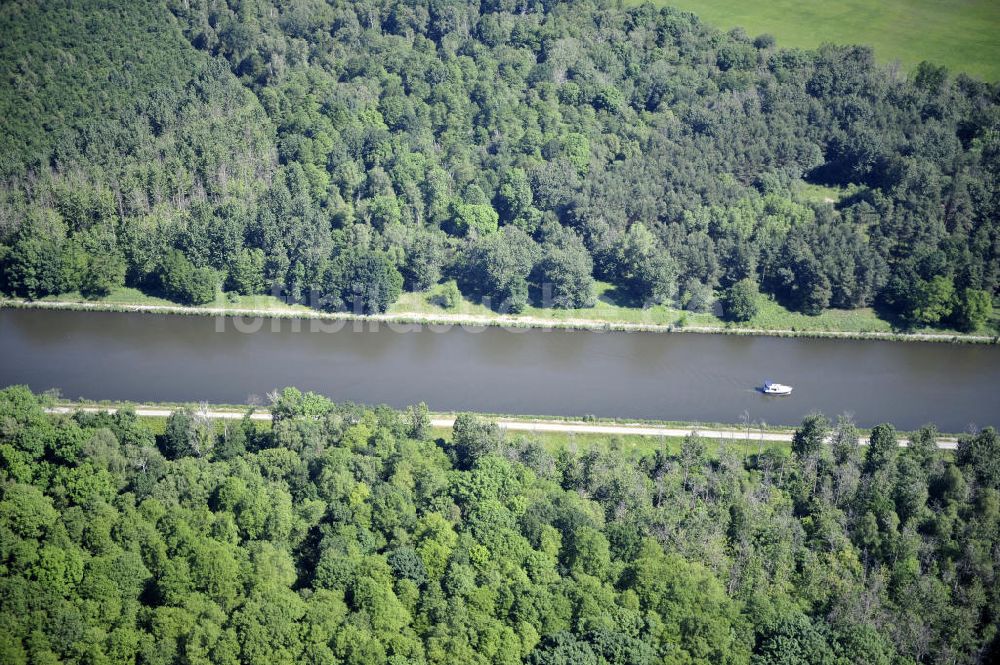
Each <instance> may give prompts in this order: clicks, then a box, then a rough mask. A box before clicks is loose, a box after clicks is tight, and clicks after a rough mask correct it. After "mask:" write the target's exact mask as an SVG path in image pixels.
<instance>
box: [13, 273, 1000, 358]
mask: <svg viewBox="0 0 1000 665" xmlns="http://www.w3.org/2000/svg"><path fill="white" fill-rule="evenodd" d="M441 289H443V285H438V286H435V287H432V288H431V289H429V290H428V291H425V292H419V293H415V292H408V293H404V294H403V295H402V296H401V297H400V298H399V300H398V301H397V302H396V303H394V304H393V305H392V307H390V308H389V311H388V312H387V313H386V314H383V315H375V316H370V317H369V316H359V315H354V314H350V313H339V312H322V311H318V310H315V309H311V308H308V307H305V306H303V305H288V304H286V303H284V302H283V301H282V300H281V299H280V298H275V297H273V296H241V297H238V298H236V299H234V300H232V301H230V300H229V299H228V298H223V297H221V296H220V297H219V298H217V299H216V302H213V303H209V304H207V305H203V306H198V307H185V306H181V305H177V304H176V303H167V301H163V300H162V299H159V298H155V297H153V296H147V295H144V294H141V292H138V291H136V290H135V289H120V290H116V291H115V292H113V293H112V294H111V295H109V296H108V297H106V298H102V299H97V300H87V299H85V298H83V297H82V296H79V295H78V294H72V293H68V294H62V295H60V296H58V297H49V298H43V299H41V300H38V301H25V300H19V299H10V298H0V307H12V308H54V309H67V310H75V309H79V310H81V311H112V312H129V311H138V312H140V313H142V312H146V313H156V314H178V315H203V316H218V315H232V316H244V317H253V316H273V317H285V318H296V317H303V318H316V319H331V320H345V319H349V320H368V321H386V322H393V323H401V324H403V323H416V324H425V325H435V324H440V325H471V326H481V325H489V326H500V327H513V328H546V327H550V328H566V329H579V330H601V331H613V330H623V331H637V332H638V331H646V332H695V333H716V334H731V335H773V336H779V337H837V338H842V337H847V338H857V339H882V340H888V341H938V342H963V343H976V344H996V343H998V342H1000V310H998V311H997V312H996V313H995V315H994V317H993V319H992V321H991V322H990V323H989V325H988V326H987V327H986V329H985V330H983V331H981V332H980V333H977V334H965V333H961V332H959V331H956V330H950V329H941V328H921V329H914V330H905V331H903V330H899V329H896V328H894V327H893V326H892V324H891V323H890V322H888V321H886V320H884V319H881V318H879V317H878V315H877V314H876V313H875V312H874V311H873V310H871V309H855V310H837V309H830V310H826V311H825V312H823V313H822V314H819V315H817V316H807V315H805V314H801V313H798V312H792V311H790V310H788V309H786V308H785V307H783V306H782V305H781V304H779V303H778V302H776V301H775V300H773V299H772V298H770V297H768V296H764V295H761V296H760V297H759V301H758V309H759V312H758V314H757V316H755V317H754V318H753V319H751V320H750V321H747V322H745V323H742V324H734V323H731V322H726V321H723V320H722V319H721V318H719V316H718V315H717V314H716V313H707V312H687V311H683V310H679V309H676V308H672V307H668V306H666V305H656V306H653V307H648V308H638V307H629V306H626V305H623V304H620V303H618V302H616V300H615V297H614V296H613V293H614V287H613V286H612V285H610V284H607V283H602V282H598V283H597V289H596V290H597V293H598V296H599V299H598V301H597V304H596V305H595V306H594V307H590V308H585V309H553V308H542V307H535V306H530V307H527V308H526V309H525V310H524V311H523V312H521V313H519V314H517V315H506V314H500V313H497V312H494V311H493V310H491V309H489V308H487V307H485V306H483V305H482V304H479V303H475V302H472V301H470V300H469V299H466V298H463V299H462V300H461V301H460V302H459V304H458V305H457V306H456V307H454V308H451V309H446V308H444V307H442V306H441V305H439V304H438V300H439V299H438V296H439V295H440V292H441ZM137 293H138V294H140V295H139V296H137V295H136V294H137ZM165 303H166V304H165ZM133 308H138V309H137V310H136V309H133ZM160 308H162V309H160Z"/></svg>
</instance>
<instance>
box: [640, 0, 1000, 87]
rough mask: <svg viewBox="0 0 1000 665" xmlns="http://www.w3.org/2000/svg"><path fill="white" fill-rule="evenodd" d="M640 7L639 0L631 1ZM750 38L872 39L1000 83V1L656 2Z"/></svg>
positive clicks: (883, 51) (890, 50)
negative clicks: (743, 32) (741, 31)
mask: <svg viewBox="0 0 1000 665" xmlns="http://www.w3.org/2000/svg"><path fill="white" fill-rule="evenodd" d="M626 2H627V3H629V4H641V2H640V1H639V0H626ZM652 2H653V3H654V4H657V5H670V6H673V7H678V8H680V9H684V10H686V11H690V12H693V13H695V14H697V15H698V16H699V17H700V18H701V19H703V20H704V21H705V22H706V23H709V24H711V25H714V26H716V27H719V28H722V29H726V30H728V29H729V28H734V27H742V28H744V29H745V30H746V31H747V33H748V34H750V35H751V36H755V35H759V34H761V33H770V34H772V35H774V36H775V37H776V38H777V40H778V46H783V47H792V46H797V47H802V48H812V47H815V46H818V45H820V44H822V43H824V42H833V43H836V44H867V45H871V46H873V47H874V48H875V55H876V56H877V57H878V59H879V61H881V62H884V63H889V62H893V61H897V60H898V61H899V62H900V63H901V64H902V65H903V67H904V69H907V70H909V69H911V68H912V67H913V66H914V65H916V64H917V63H919V62H920V61H921V60H930V61H932V62H936V63H940V64H944V65H947V66H948V67H949V68H950V69H952V70H953V71H964V72H966V73H968V74H971V75H973V76H976V77H978V78H982V79H985V80H988V81H997V80H1000V37H998V34H997V33H998V30H1000V1H998V0H879V1H878V2H872V1H870V0H868V1H866V0H826V1H821V0H652Z"/></svg>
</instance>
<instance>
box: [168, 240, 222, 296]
mask: <svg viewBox="0 0 1000 665" xmlns="http://www.w3.org/2000/svg"><path fill="white" fill-rule="evenodd" d="M159 279H160V288H161V289H162V290H163V292H164V293H165V294H166V296H167V297H168V298H171V299H172V300H176V301H178V302H181V303H184V304H187V305H203V304H205V303H207V302H212V301H213V300H215V292H216V288H217V278H216V274H215V271H214V270H212V269H211V268H208V267H202V268H195V267H194V265H193V264H192V263H191V261H189V260H188V259H187V257H186V256H184V254H182V253H181V252H180V251H178V250H170V251H169V252H167V254H166V256H164V257H163V260H162V262H161V263H160V272H159Z"/></svg>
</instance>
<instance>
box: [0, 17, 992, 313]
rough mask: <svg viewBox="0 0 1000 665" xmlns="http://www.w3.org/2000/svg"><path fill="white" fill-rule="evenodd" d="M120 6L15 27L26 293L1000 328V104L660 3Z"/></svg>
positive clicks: (17, 170) (855, 55)
mask: <svg viewBox="0 0 1000 665" xmlns="http://www.w3.org/2000/svg"><path fill="white" fill-rule="evenodd" d="M116 4H117V3H111V2H106V1H99V0H89V1H87V2H72V3H71V2H68V1H66V0H57V1H55V2H45V3H39V2H33V1H29V0H15V1H12V2H5V3H3V6H2V7H0V30H2V32H3V34H4V35H5V39H4V40H3V43H2V44H0V86H2V87H0V127H2V133H0V178H2V179H3V182H4V186H3V190H2V192H0V263H2V271H0V274H2V285H0V286H2V288H3V290H5V291H7V292H9V293H14V294H17V295H20V296H25V297H30V298H38V297H42V296H45V295H48V294H58V293H62V292H69V291H80V292H81V293H83V294H84V295H90V296H93V297H100V296H101V295H104V294H107V293H109V292H110V291H111V290H113V289H114V288H116V287H117V286H121V285H123V284H127V285H129V286H136V287H139V288H142V289H144V290H147V291H149V292H155V293H157V294H159V295H163V296H166V297H168V298H171V299H173V300H176V301H178V302H184V303H191V304H198V303H203V302H207V301H209V300H211V299H212V298H214V297H215V294H216V292H217V290H218V289H219V288H220V287H223V288H225V289H226V290H228V291H230V292H233V293H240V294H253V293H272V292H275V293H279V294H280V295H282V296H284V297H286V298H288V299H290V300H292V301H295V302H304V303H307V304H311V305H313V306H315V307H322V308H326V309H344V308H346V309H357V310H360V311H368V312H374V311H382V310H384V309H385V308H386V307H387V306H388V305H389V304H391V303H392V302H393V301H395V299H396V298H397V297H398V296H399V294H400V292H401V290H402V289H408V290H423V289H426V288H427V287H429V286H431V285H434V284H436V283H439V282H441V281H443V280H452V279H454V280H456V282H457V284H458V287H459V288H460V289H461V291H462V292H463V293H464V294H465V295H466V296H469V297H471V298H473V299H478V298H489V301H488V302H489V304H490V305H491V306H492V307H494V308H496V309H499V310H503V311H512V312H517V311H519V310H520V309H521V308H523V307H524V306H525V305H526V304H527V303H528V302H529V299H531V301H534V302H539V298H540V296H539V294H540V293H541V291H542V290H541V289H540V288H539V287H541V286H542V285H545V284H547V285H549V286H548V287H546V288H547V289H549V290H548V291H546V292H545V293H546V294H547V299H546V302H545V303H544V304H546V305H549V306H552V307H573V308H576V307H587V306H588V305H590V304H592V303H593V301H594V286H593V285H594V279H595V278H596V279H599V280H603V281H606V282H610V283H611V284H613V285H614V287H615V289H614V291H613V294H614V296H615V297H616V298H618V299H619V301H620V302H624V303H631V304H634V305H636V306H640V305H644V304H650V303H664V302H666V303H671V304H674V305H678V306H685V307H689V308H691V309H695V310H703V309H705V308H708V307H710V306H711V304H712V300H713V298H715V297H716V296H721V301H722V304H723V306H724V310H725V314H726V315H727V316H728V317H729V318H731V319H736V320H740V319H745V318H748V315H752V310H753V308H752V307H751V308H750V310H747V309H746V308H745V307H740V306H730V303H739V302H742V301H745V300H746V295H747V294H750V295H751V296H753V295H754V294H755V293H756V292H757V290H760V291H762V292H764V293H766V294H771V295H773V296H774V297H776V298H777V299H778V301H779V302H781V303H782V304H784V305H785V306H787V307H788V308H790V309H793V310H796V311H801V312H806V313H819V312H821V311H823V310H824V309H826V308H830V307H834V308H846V309H850V308H857V307H866V306H874V307H876V308H877V309H878V311H880V312H881V313H882V314H883V315H884V316H886V317H888V318H890V319H891V320H893V321H896V322H897V323H899V324H900V325H902V326H912V325H919V326H925V325H944V326H951V327H957V328H960V329H966V330H972V329H975V328H977V327H979V326H980V325H982V324H983V323H984V322H986V321H987V320H988V319H989V317H990V312H991V308H992V301H993V298H994V296H995V295H996V294H997V292H998V284H1000V233H998V220H1000V195H998V192H1000V189H998V188H1000V185H998V182H1000V181H998V174H1000V168H998V167H1000V112H998V108H1000V106H998V94H1000V89H998V87H997V86H996V85H990V84H986V83H982V82H979V81H977V80H974V79H972V78H969V77H967V76H965V75H963V74H960V73H951V72H948V71H947V70H945V69H944V68H941V67H936V66H934V65H933V64H929V63H924V64H922V65H921V66H920V67H918V68H917V69H916V70H915V71H914V72H912V73H909V74H905V73H902V72H899V71H896V70H894V69H890V68H884V67H880V66H878V65H876V63H875V61H874V58H873V55H872V53H871V51H870V50H868V49H866V48H862V47H841V46H824V47H822V48H820V49H818V50H816V51H806V50H798V49H793V50H785V49H780V48H778V46H776V45H775V43H774V40H773V38H770V37H769V36H767V35H761V36H757V37H751V36H748V35H746V34H745V33H743V32H741V31H740V30H734V31H731V32H728V33H721V32H719V31H716V30H714V29H711V28H709V27H707V26H705V25H703V24H701V23H700V22H699V21H698V19H697V18H696V17H695V16H693V15H691V14H688V13H682V12H679V11H677V10H673V9H670V8H654V7H652V6H650V5H645V6H641V7H632V8H627V9H625V8H621V7H619V6H618V5H616V4H615V3H611V2H587V1H583V2H566V3H555V2H546V1H544V0H543V1H538V2H532V1H528V0H504V1H502V2H493V1H489V2H481V3H479V2H472V3H469V2H461V1H458V0H427V1H408V2H386V3H374V2H330V3H327V2H322V1H320V0H299V1H296V2H280V3H279V2H276V1H273V2H271V1H268V0H253V1H251V0H247V1H238V0H233V1H231V2H222V1H221V0H207V1H206V0H167V1H166V2H154V1H152V0H139V1H137V2H130V3H121V4H122V6H116ZM803 179H805V180H806V181H809V182H811V183H819V184H823V185H827V186H829V187H831V188H833V189H830V190H829V191H830V192H831V193H832V194H834V196H833V197H832V198H836V199H838V200H836V201H835V202H834V203H830V202H824V201H822V199H817V198H816V197H813V198H812V199H810V198H809V197H806V196H804V195H802V194H801V193H800V191H801V187H800V185H801V183H802V181H803ZM734 285H740V286H739V288H737V289H736V290H735V292H734V289H733V287H734Z"/></svg>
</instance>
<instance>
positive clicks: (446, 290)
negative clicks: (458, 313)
mask: <svg viewBox="0 0 1000 665" xmlns="http://www.w3.org/2000/svg"><path fill="white" fill-rule="evenodd" d="M439 300H440V303H441V306H442V307H444V308H445V309H455V308H456V307H458V305H459V304H460V303H461V302H462V292H461V291H459V290H458V284H456V283H455V280H453V279H450V280H448V281H447V282H445V283H444V286H443V287H441V295H440V297H439Z"/></svg>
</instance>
